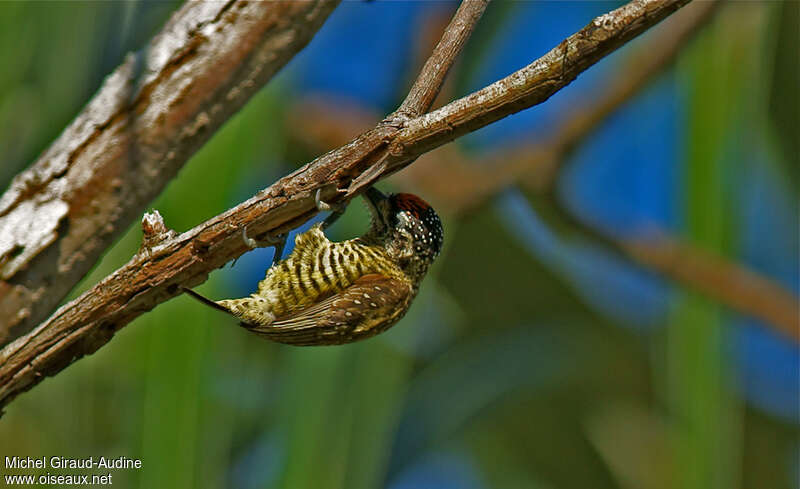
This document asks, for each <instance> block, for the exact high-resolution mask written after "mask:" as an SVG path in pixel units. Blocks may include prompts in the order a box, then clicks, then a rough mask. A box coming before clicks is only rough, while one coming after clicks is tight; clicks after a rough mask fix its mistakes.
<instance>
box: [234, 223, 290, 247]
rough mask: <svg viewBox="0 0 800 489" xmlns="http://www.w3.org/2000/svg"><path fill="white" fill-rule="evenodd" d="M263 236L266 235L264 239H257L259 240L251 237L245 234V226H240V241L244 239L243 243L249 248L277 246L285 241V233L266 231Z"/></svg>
mask: <svg viewBox="0 0 800 489" xmlns="http://www.w3.org/2000/svg"><path fill="white" fill-rule="evenodd" d="M264 236H265V237H266V239H259V240H256V239H253V238H251V237H250V236H248V235H247V228H242V241H244V244H246V245H247V247H248V248H250V249H255V248H266V247H269V246H278V245H280V244H281V243H285V242H286V233H280V234H270V233H267V234H265V235H264Z"/></svg>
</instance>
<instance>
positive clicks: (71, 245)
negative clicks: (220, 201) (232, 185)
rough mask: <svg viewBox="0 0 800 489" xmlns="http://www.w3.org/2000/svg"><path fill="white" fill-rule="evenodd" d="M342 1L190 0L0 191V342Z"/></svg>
mask: <svg viewBox="0 0 800 489" xmlns="http://www.w3.org/2000/svg"><path fill="white" fill-rule="evenodd" d="M337 4H338V1H326V0H316V1H308V2H297V1H280V2H239V1H228V2H224V3H223V2H187V3H186V4H185V5H184V6H183V7H181V8H180V9H179V10H178V11H177V12H175V14H173V16H172V18H171V19H170V20H169V22H167V24H166V25H165V26H164V28H163V29H162V30H161V32H160V33H159V34H158V35H156V36H155V37H154V38H153V40H152V41H151V42H150V44H149V45H148V46H147V47H146V49H144V50H143V51H140V52H138V53H134V54H130V55H128V57H127V58H126V60H125V62H124V63H123V64H122V65H121V66H120V67H119V68H117V69H116V70H115V71H114V72H113V73H112V74H111V75H109V76H108V78H106V80H105V82H104V83H103V86H102V87H101V88H100V90H99V91H98V92H97V94H96V95H95V96H94V98H93V99H92V100H91V101H90V102H89V103H88V104H87V106H86V107H85V108H84V110H83V111H82V112H81V113H80V114H79V115H78V116H77V117H76V118H75V120H74V121H73V122H72V123H71V124H70V125H69V126H68V127H67V128H66V129H65V130H64V132H63V133H62V134H61V135H60V136H59V137H58V139H56V140H55V141H54V142H53V144H52V145H51V146H50V147H49V148H48V149H47V150H45V151H44V153H42V155H41V156H40V157H39V159H38V160H37V161H36V163H34V164H33V165H32V166H31V167H30V168H29V169H27V170H26V171H24V172H23V173H21V174H19V175H18V176H17V177H16V178H15V179H14V180H13V182H12V183H11V186H10V188H9V189H8V190H7V191H6V192H5V193H4V194H3V196H2V197H0V344H3V343H6V342H7V341H8V340H10V339H12V338H15V337H17V336H19V335H21V334H23V333H27V332H28V331H30V330H31V329H32V328H33V327H34V326H35V325H36V324H38V323H39V322H41V321H42V320H43V319H44V318H46V317H47V316H48V315H49V314H50V313H51V312H52V310H53V309H54V308H55V306H56V305H57V304H58V303H59V302H61V300H62V299H63V298H64V296H65V295H66V294H67V293H68V292H69V291H70V290H71V289H72V288H73V287H74V286H75V284H77V282H78V281H79V280H80V279H81V278H83V276H84V275H86V273H87V272H88V271H89V269H90V268H91V267H92V266H93V265H94V264H95V262H96V261H97V259H98V258H99V257H100V255H101V254H102V253H103V252H104V251H105V250H106V249H107V248H108V247H109V246H110V245H111V244H112V243H113V242H114V240H115V239H117V238H118V237H119V236H120V234H121V233H122V232H123V231H125V230H126V229H127V228H128V226H129V225H130V224H131V222H133V221H134V220H136V219H137V218H138V217H139V216H141V214H142V212H143V211H144V209H145V207H146V206H147V205H148V204H149V203H150V202H151V201H152V200H153V199H154V198H155V197H156V196H157V195H158V194H159V193H160V192H161V191H162V190H163V188H164V187H165V186H166V184H167V183H168V182H169V181H170V180H171V179H172V178H173V177H174V176H175V175H176V174H177V172H178V170H179V169H180V168H181V167H182V166H183V164H184V163H185V162H186V161H187V160H188V159H189V158H190V157H191V156H192V155H193V154H194V152H195V151H197V149H199V148H200V146H202V145H203V143H205V142H206V141H207V140H208V139H209V138H210V137H211V135H213V134H214V132H215V131H216V130H217V129H218V128H219V127H220V126H221V125H222V124H223V123H224V122H225V121H226V120H228V118H229V117H231V116H232V115H233V114H234V113H236V111H238V110H239V109H240V108H241V107H242V106H243V105H244V104H245V103H246V102H247V100H248V99H249V98H250V96H252V95H253V94H254V93H255V92H256V91H258V89H259V88H261V86H263V85H264V84H265V83H266V82H267V81H268V80H269V79H270V78H272V76H273V75H274V74H275V73H276V72H277V71H278V70H279V69H280V68H282V67H283V66H284V65H285V64H286V63H287V62H288V61H289V60H290V59H292V57H293V56H294V55H295V54H296V53H297V52H298V51H300V50H301V49H302V48H303V47H304V46H305V45H306V44H307V43H308V41H309V40H310V39H311V38H312V37H313V35H314V33H316V31H317V29H319V27H320V26H321V25H322V23H323V22H324V21H325V19H326V18H327V17H328V15H329V14H330V13H331V12H332V11H333V9H334V8H335V7H336V5H337Z"/></svg>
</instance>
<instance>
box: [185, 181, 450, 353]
mask: <svg viewBox="0 0 800 489" xmlns="http://www.w3.org/2000/svg"><path fill="white" fill-rule="evenodd" d="M365 197H366V199H365V200H366V202H367V204H368V207H369V209H370V213H371V214H372V221H371V224H370V229H369V231H367V233H366V234H365V235H364V236H361V237H360V238H356V239H352V240H349V241H344V242H341V243H333V242H331V241H329V240H328V238H326V237H325V234H324V233H323V230H322V226H321V225H319V224H318V225H315V226H313V227H312V228H311V229H309V230H308V231H306V232H305V233H302V234H300V235H298V236H297V238H296V239H295V248H294V250H293V251H292V253H291V254H290V255H289V257H287V258H286V259H285V260H283V261H280V262H278V263H276V264H275V265H274V266H273V267H272V268H270V269H269V270H267V273H266V276H265V277H264V280H262V281H261V282H259V284H258V290H257V291H256V292H254V293H253V294H251V295H250V297H244V298H241V299H226V300H221V301H217V302H214V301H211V300H209V299H206V298H205V297H203V296H201V295H200V294H198V293H196V292H194V291H191V290H186V292H188V293H189V294H190V295H192V296H193V297H195V298H196V299H198V300H200V301H201V302H203V303H205V304H207V305H209V306H211V307H214V308H216V309H220V310H223V311H225V312H227V313H230V314H233V315H234V316H236V317H238V318H239V319H240V320H241V321H242V325H243V326H244V327H246V328H247V329H249V330H251V331H253V332H255V333H258V334H259V335H261V336H265V337H267V338H269V339H272V340H274V341H278V342H281V343H288V344H293V345H331V344H341V343H349V342H352V341H357V340H360V339H363V338H368V337H370V336H373V335H375V334H378V333H380V332H381V331H385V330H386V329H388V328H389V327H390V326H392V325H393V324H395V323H396V322H397V321H398V320H399V319H400V318H402V317H403V315H404V314H405V313H406V311H408V308H409V306H410V305H411V301H412V300H413V299H414V297H415V296H416V294H417V291H418V290H419V284H420V282H421V281H422V279H423V277H424V276H425V274H426V273H427V271H428V268H429V267H430V265H431V263H432V262H433V260H434V259H435V258H436V256H437V255H438V254H439V252H440V250H441V248H442V239H443V234H442V225H441V222H440V220H439V216H437V215H436V212H434V210H433V209H432V208H431V207H430V206H429V205H428V204H427V203H425V202H424V201H423V200H422V199H420V198H419V197H416V196H414V195H410V194H394V195H390V196H388V197H386V196H384V195H383V194H382V193H380V192H379V191H377V190H376V189H374V188H370V189H368V190H367V191H366V194H365Z"/></svg>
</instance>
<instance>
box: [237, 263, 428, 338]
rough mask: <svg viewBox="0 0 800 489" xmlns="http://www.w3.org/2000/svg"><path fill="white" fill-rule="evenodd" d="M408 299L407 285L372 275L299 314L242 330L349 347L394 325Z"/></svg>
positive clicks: (408, 289)
mask: <svg viewBox="0 0 800 489" xmlns="http://www.w3.org/2000/svg"><path fill="white" fill-rule="evenodd" d="M411 299H413V290H412V287H411V285H409V284H408V283H407V282H405V281H401V280H397V279H393V278H389V277H386V276H385V275H381V274H376V273H373V274H368V275H363V276H361V277H360V278H358V279H357V280H356V281H355V282H353V283H352V284H351V285H350V286H349V287H347V288H346V289H344V290H343V291H341V292H339V293H337V294H334V295H332V296H330V297H328V298H326V299H324V300H321V301H319V302H316V303H314V304H312V305H310V306H309V307H307V308H305V309H303V310H300V311H297V312H294V313H292V314H289V315H287V316H284V317H279V318H276V319H275V321H274V322H272V323H271V324H269V325H267V326H250V325H245V327H247V328H248V329H250V330H251V331H254V332H256V333H258V334H260V335H263V336H266V337H267V338H269V339H271V340H274V341H277V342H280V343H288V344H293V345H334V344H341V343H349V342H352V341H356V340H359V339H362V338H367V337H369V336H373V335H375V334H377V333H380V332H381V331H384V330H385V329H386V328H388V327H389V326H391V325H392V324H394V323H395V322H396V321H397V320H399V319H400V318H401V317H402V316H403V314H405V312H406V310H407V309H408V305H409V303H410V301H411Z"/></svg>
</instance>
